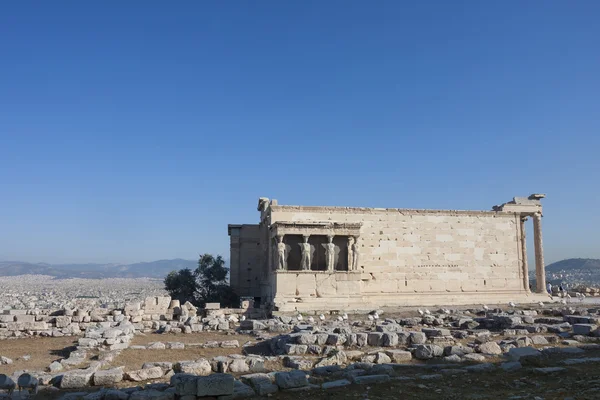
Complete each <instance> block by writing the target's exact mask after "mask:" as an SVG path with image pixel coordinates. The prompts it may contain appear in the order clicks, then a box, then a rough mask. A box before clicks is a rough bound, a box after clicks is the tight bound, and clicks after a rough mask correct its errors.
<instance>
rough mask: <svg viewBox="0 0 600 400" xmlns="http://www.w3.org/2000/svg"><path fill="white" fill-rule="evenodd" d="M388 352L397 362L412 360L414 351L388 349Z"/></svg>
mask: <svg viewBox="0 0 600 400" xmlns="http://www.w3.org/2000/svg"><path fill="white" fill-rule="evenodd" d="M386 354H387V355H388V356H389V357H390V358H391V359H392V361H393V362H395V363H402V362H406V361H410V360H412V353H411V352H410V351H405V350H386Z"/></svg>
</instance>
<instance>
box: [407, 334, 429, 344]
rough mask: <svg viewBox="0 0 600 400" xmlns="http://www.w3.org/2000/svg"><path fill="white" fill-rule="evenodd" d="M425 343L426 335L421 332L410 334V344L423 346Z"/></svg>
mask: <svg viewBox="0 0 600 400" xmlns="http://www.w3.org/2000/svg"><path fill="white" fill-rule="evenodd" d="M426 342H427V335H425V334H424V333H423V332H410V343H411V344H424V343H426Z"/></svg>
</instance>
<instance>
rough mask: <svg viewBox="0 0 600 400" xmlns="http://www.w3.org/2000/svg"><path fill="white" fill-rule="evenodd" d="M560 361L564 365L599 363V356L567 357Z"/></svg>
mask: <svg viewBox="0 0 600 400" xmlns="http://www.w3.org/2000/svg"><path fill="white" fill-rule="evenodd" d="M562 363H563V364H565V365H576V364H587V363H600V357H586V358H569V359H566V360H563V361H562Z"/></svg>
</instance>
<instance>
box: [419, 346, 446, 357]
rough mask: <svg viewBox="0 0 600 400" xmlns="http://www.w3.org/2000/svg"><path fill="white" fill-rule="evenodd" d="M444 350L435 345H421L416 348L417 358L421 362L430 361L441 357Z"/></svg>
mask: <svg viewBox="0 0 600 400" xmlns="http://www.w3.org/2000/svg"><path fill="white" fill-rule="evenodd" d="M443 354H444V349H443V348H441V347H440V346H438V345H435V344H420V345H417V347H416V348H415V354H414V356H415V358H417V359H419V360H429V359H431V358H434V357H441V356H442V355H443Z"/></svg>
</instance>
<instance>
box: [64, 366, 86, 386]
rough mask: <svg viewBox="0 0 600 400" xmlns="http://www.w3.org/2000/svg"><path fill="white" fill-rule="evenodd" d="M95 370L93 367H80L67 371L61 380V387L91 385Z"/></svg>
mask: <svg viewBox="0 0 600 400" xmlns="http://www.w3.org/2000/svg"><path fill="white" fill-rule="evenodd" d="M93 375H94V371H93V370H91V369H78V370H73V371H69V372H66V373H65V374H63V376H62V378H61V380H60V388H61V389H81V388H84V387H87V386H90V384H91V381H92V376H93Z"/></svg>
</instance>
